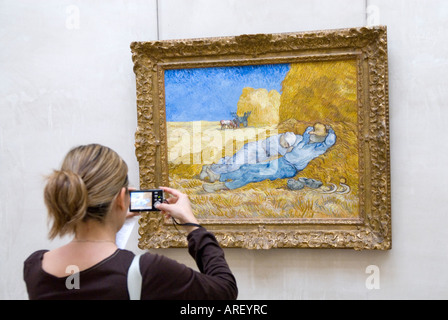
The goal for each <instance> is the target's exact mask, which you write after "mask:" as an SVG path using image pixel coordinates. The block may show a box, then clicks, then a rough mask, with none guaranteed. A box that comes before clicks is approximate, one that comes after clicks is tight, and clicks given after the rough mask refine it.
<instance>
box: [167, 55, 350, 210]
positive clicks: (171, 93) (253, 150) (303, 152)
mask: <svg viewBox="0 0 448 320" xmlns="http://www.w3.org/2000/svg"><path fill="white" fill-rule="evenodd" d="M356 77H357V73H356V61H354V60H353V61H352V60H346V61H345V60H344V61H326V62H307V63H293V64H278V65H258V66H242V67H214V68H198V69H173V70H166V71H165V92H166V115H167V136H168V143H167V145H168V164H169V176H170V183H171V184H172V185H173V186H174V187H176V188H179V189H180V190H183V191H184V192H186V193H188V194H189V196H190V197H191V199H192V203H193V205H194V206H195V210H197V212H198V214H199V217H201V218H232V217H239V218H250V217H253V216H257V217H259V216H260V215H261V216H264V217H269V218H283V217H286V218H302V217H306V218H328V217H334V218H338V217H340V218H352V217H357V216H358V214H359V212H358V211H359V203H358V179H359V177H358V150H357V134H358V133H357V86H356ZM235 110H236V111H235ZM229 115H230V117H229ZM211 208H212V209H211Z"/></svg>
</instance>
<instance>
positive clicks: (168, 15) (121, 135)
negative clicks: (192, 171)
mask: <svg viewBox="0 0 448 320" xmlns="http://www.w3.org/2000/svg"><path fill="white" fill-rule="evenodd" d="M447 17H448V2H446V1H443V0H425V1H423V0H394V1H390V0H275V1H272V0H158V1H156V0H151V1H150V0H129V1H124V0H101V1H100V0H97V1H88V0H70V1H69V0H39V1H37V0H0V299H26V298H27V293H26V289H25V285H24V283H23V280H22V268H23V261H24V260H25V258H26V257H27V256H28V255H29V254H30V253H32V252H33V251H35V250H38V249H44V248H47V249H52V248H54V247H57V246H59V245H61V244H63V243H64V241H66V240H67V239H58V240H55V241H52V242H51V241H49V240H48V239H47V218H46V209H45V206H44V202H43V197H42V191H43V187H44V177H45V175H46V174H49V173H50V172H51V170H52V169H54V168H57V167H58V166H59V165H60V164H61V161H62V158H63V157H64V155H65V154H66V152H67V151H68V150H69V149H71V148H72V147H74V146H76V145H79V144H85V143H93V142H96V143H101V144H104V145H107V146H110V147H111V148H113V149H115V150H116V151H117V152H118V153H119V154H120V155H121V156H122V157H123V158H124V160H125V161H126V162H127V163H128V165H129V169H130V172H129V176H130V180H131V184H132V185H133V186H137V187H138V163H137V161H136V157H135V154H134V133H135V129H136V125H137V115H136V96H135V76H134V73H133V70H132V68H133V63H132V60H131V52H130V48H129V45H130V43H131V42H132V41H145V40H148V41H149V40H156V39H160V40H163V39H176V38H195V37H214V36H231V35H239V34H252V33H278V32H297V31H307V30H319V29H335V28H346V27H359V26H365V25H367V24H369V25H372V24H383V25H387V26H388V37H389V38H388V49H389V90H390V129H391V130H390V133H391V172H392V233H393V235H392V238H393V248H392V250H391V251H387V252H378V251H362V252H356V251H351V250H311V249H306V250H303V249H277V250H269V251H250V250H245V249H226V250H225V252H226V256H227V259H228V262H229V264H230V267H231V268H232V270H233V271H234V273H235V276H236V278H237V281H238V285H239V291H240V293H239V298H240V299H447V298H448V273H447V272H446V270H447V265H448V246H447V244H446V242H445V241H446V238H447V236H448V231H447V230H448V196H447V195H446V192H447V191H448V169H447V164H448V141H447V140H446V137H445V136H446V132H447V124H448V102H447V101H448V90H447V88H448V81H447V74H448V43H447V41H446V40H447V37H446V30H447V29H448V19H447ZM137 243H138V234H137V227H135V228H134V230H133V231H132V234H131V237H130V240H129V241H128V244H127V249H129V250H133V251H135V252H139V251H140V250H139V249H138V248H137ZM152 252H155V253H159V254H164V255H167V256H169V257H172V258H174V259H177V260H179V261H180V262H182V263H185V264H187V265H189V266H192V267H195V265H194V261H193V260H192V258H191V257H189V255H188V254H187V252H186V249H164V250H152ZM369 266H374V267H373V268H374V271H375V274H376V275H379V278H377V280H378V281H379V282H378V285H379V287H376V288H372V287H371V286H369V285H368V284H369V283H370V282H369V276H370V275H371V274H370V273H369V270H370V268H372V267H369ZM366 282H367V285H366Z"/></svg>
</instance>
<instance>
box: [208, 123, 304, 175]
mask: <svg viewBox="0 0 448 320" xmlns="http://www.w3.org/2000/svg"><path fill="white" fill-rule="evenodd" d="M288 134H289V135H290V136H292V139H293V141H292V142H291V145H293V143H294V141H295V143H297V141H301V140H302V136H300V135H297V136H295V135H294V134H293V133H292V132H290V133H288ZM284 135H285V133H282V134H277V135H274V136H271V137H269V138H267V139H265V140H257V141H253V142H249V143H246V144H245V145H244V146H243V148H241V149H240V150H239V151H238V152H236V153H235V154H234V155H233V156H232V157H224V158H221V159H220V160H219V162H218V163H217V164H212V165H211V166H210V169H211V170H212V171H213V172H215V173H220V174H222V173H229V172H232V171H235V170H238V169H240V167H241V166H243V165H246V164H256V163H260V162H266V161H268V160H270V158H272V157H278V156H279V155H280V156H284V155H285V154H286V153H287V152H288V149H287V148H284V147H282V146H281V144H280V138H281V137H282V136H284Z"/></svg>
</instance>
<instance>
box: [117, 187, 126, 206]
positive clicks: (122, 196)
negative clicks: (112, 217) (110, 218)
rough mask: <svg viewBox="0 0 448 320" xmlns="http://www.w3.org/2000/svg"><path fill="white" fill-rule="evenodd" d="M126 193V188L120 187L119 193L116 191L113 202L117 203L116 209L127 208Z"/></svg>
mask: <svg viewBox="0 0 448 320" xmlns="http://www.w3.org/2000/svg"><path fill="white" fill-rule="evenodd" d="M127 194H128V191H127V189H126V188H124V187H123V188H121V190H120V193H118V196H117V198H116V199H115V204H116V205H117V207H118V209H120V210H127V207H128V206H127V201H126V200H127V197H126V196H127Z"/></svg>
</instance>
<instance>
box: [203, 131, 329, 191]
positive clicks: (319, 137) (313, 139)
mask: <svg viewBox="0 0 448 320" xmlns="http://www.w3.org/2000/svg"><path fill="white" fill-rule="evenodd" d="M335 143H336V134H335V132H334V130H333V129H332V128H331V127H329V126H325V125H323V124H321V123H316V124H315V125H314V127H308V128H307V129H306V130H305V132H304V133H303V136H302V139H301V141H300V142H299V143H294V147H293V148H292V150H291V151H290V152H287V153H285V155H284V156H283V157H280V158H278V159H275V160H271V161H267V162H260V163H255V164H244V165H242V166H240V167H239V169H237V170H235V171H231V172H225V173H221V174H216V175H215V176H214V179H213V180H215V181H217V180H219V182H217V183H213V184H204V185H203V189H204V190H205V191H206V192H216V191H219V190H233V189H237V188H241V187H243V186H245V185H247V184H248V183H251V182H260V181H264V180H267V179H269V180H276V179H285V178H293V177H294V176H295V175H297V173H298V172H300V171H302V170H303V169H305V168H306V166H307V165H308V163H310V161H311V160H313V159H315V158H317V157H319V156H320V155H322V154H324V153H325V152H326V151H327V150H328V149H329V148H330V147H331V146H333V145H334V144H335ZM211 181H212V180H211Z"/></svg>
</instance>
